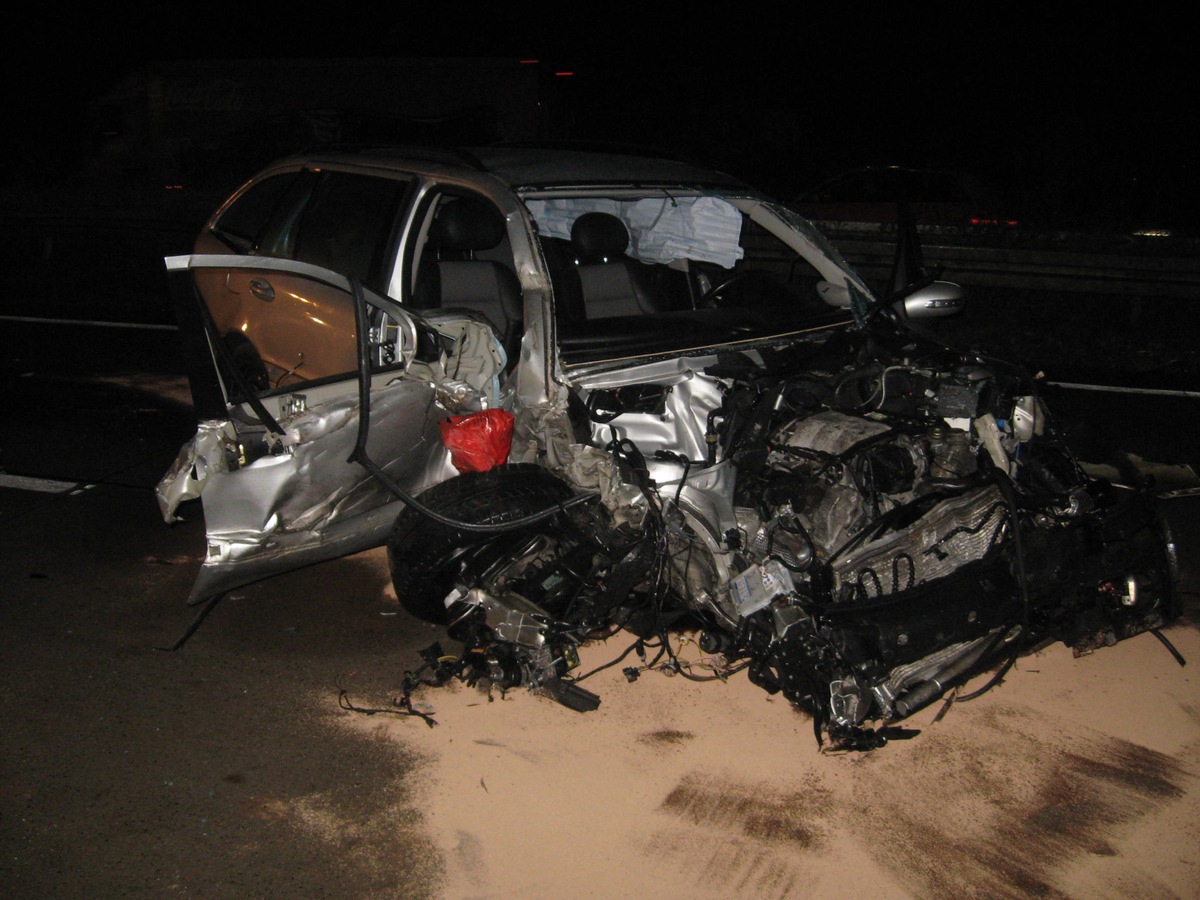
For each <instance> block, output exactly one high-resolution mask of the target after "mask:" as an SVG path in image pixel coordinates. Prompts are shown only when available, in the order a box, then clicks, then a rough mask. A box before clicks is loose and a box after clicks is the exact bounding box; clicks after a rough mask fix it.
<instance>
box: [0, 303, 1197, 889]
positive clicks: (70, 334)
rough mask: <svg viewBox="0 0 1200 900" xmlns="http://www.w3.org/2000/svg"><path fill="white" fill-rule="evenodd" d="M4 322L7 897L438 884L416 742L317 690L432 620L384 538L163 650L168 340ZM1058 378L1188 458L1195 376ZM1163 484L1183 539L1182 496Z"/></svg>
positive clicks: (175, 420)
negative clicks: (1134, 382) (406, 594)
mask: <svg viewBox="0 0 1200 900" xmlns="http://www.w3.org/2000/svg"><path fill="white" fill-rule="evenodd" d="M4 339H5V341H6V346H7V347H9V348H11V349H10V351H9V353H8V354H7V359H6V365H5V368H4V370H3V388H4V394H5V398H6V402H5V407H4V410H5V411H4V423H3V430H2V432H0V478H2V479H3V484H4V485H5V486H3V487H0V553H2V554H3V561H4V564H3V566H2V567H0V665H2V666H3V670H4V679H3V691H2V692H0V705H2V714H3V723H4V725H3V728H2V731H3V737H2V739H0V895H2V896H6V897H47V896H100V897H106V896H161V895H164V894H179V895H181V896H197V897H221V896H237V897H245V896H267V895H269V896H276V895H288V896H322V897H363V896H380V895H387V896H403V897H421V896H434V895H437V894H438V892H439V884H440V883H441V873H442V871H443V869H444V867H445V865H446V862H445V860H444V859H443V858H442V857H441V856H440V855H439V850H438V849H437V846H436V845H435V843H434V842H433V841H432V840H431V838H430V837H429V831H428V829H427V827H426V826H427V824H428V823H427V822H425V821H424V820H423V818H422V813H421V811H420V809H419V808H418V807H417V805H416V803H415V800H414V795H413V793H412V791H413V790H414V789H415V788H416V787H418V786H419V785H418V784H417V781H416V780H418V779H420V778H421V777H422V772H423V769H422V766H421V765H420V763H419V761H418V760H415V759H413V758H410V757H407V756H406V755H405V752H404V751H403V750H401V749H398V745H397V744H396V743H395V742H391V741H384V740H377V739H373V738H372V737H371V736H369V734H368V733H367V732H363V733H361V734H360V733H358V732H353V731H347V730H346V729H341V728H333V727H330V721H329V713H328V712H327V710H328V709H329V708H330V702H331V700H332V699H333V698H335V697H336V696H337V694H338V691H339V688H341V687H344V688H345V689H347V690H348V691H349V692H350V696H351V698H353V699H356V698H360V697H361V698H379V697H387V696H390V695H392V694H394V693H395V691H396V689H397V687H398V685H399V683H400V680H401V677H402V674H403V671H404V669H406V668H413V667H415V666H416V665H418V664H419V651H420V650H421V649H422V648H424V647H425V646H427V645H428V644H430V643H432V642H433V641H434V640H437V639H439V638H441V632H440V630H439V629H436V628H434V627H432V626H429V625H426V624H423V623H420V622H417V621H415V620H413V619H411V618H409V617H408V616H406V615H405V614H404V613H403V612H402V611H400V610H399V609H398V607H397V606H396V604H395V602H394V598H393V597H392V595H391V593H390V587H389V585H388V580H387V572H386V566H385V565H384V564H383V560H382V555H381V554H380V553H378V552H375V553H368V554H362V555H359V556H356V557H351V558H348V559H344V560H339V561H336V562H332V563H327V564H323V565H320V566H317V567H313V568H311V569H308V570H304V571H301V572H296V573H292V574H290V575H287V576H282V577H278V578H274V579H271V580H269V581H266V582H263V583H260V584H257V585H253V586H251V587H249V588H246V589H243V590H239V591H236V592H234V594H233V595H232V596H230V597H228V598H227V599H226V600H225V601H224V602H223V603H222V604H221V605H220V606H219V607H218V608H217V610H216V611H215V612H214V613H213V615H212V616H211V617H210V618H209V620H208V621H207V622H206V623H205V624H204V626H203V627H202V628H201V629H200V631H199V632H198V633H197V634H196V635H195V637H194V638H193V639H192V640H191V641H190V642H189V643H188V644H187V645H186V646H185V647H184V648H183V649H182V650H181V651H178V652H162V651H159V650H156V649H155V648H156V647H159V646H163V645H165V644H168V643H170V642H171V641H172V640H173V639H174V638H175V637H176V636H177V635H178V634H180V633H181V631H182V630H183V629H184V627H185V626H186V625H187V623H188V621H189V619H190V612H189V611H188V610H187V609H186V608H185V606H184V599H185V598H186V596H187V593H188V589H189V587H190V584H191V580H192V578H193V576H194V574H195V572H196V570H197V568H198V566H199V562H200V558H201V554H202V552H203V546H204V540H203V538H204V535H203V521H202V516H201V514H200V511H199V509H198V507H197V505H196V504H189V506H190V507H192V508H187V507H185V514H186V515H187V521H185V522H183V523H181V524H177V525H174V526H167V525H165V524H164V523H163V522H162V521H161V519H160V518H159V517H158V512H157V507H156V504H155V500H154V497H153V492H152V488H153V485H154V483H155V481H156V480H157V479H158V477H159V476H160V475H161V473H162V472H163V471H164V470H165V469H166V467H167V465H168V464H169V463H170V461H171V459H172V458H173V457H174V454H175V452H176V451H177V449H178V447H179V445H180V444H181V443H182V442H183V441H184V440H186V439H187V437H189V436H190V434H191V431H192V430H193V427H194V422H193V421H192V418H191V410H190V407H189V405H188V401H187V394H186V386H185V382H184V380H183V378H182V374H181V373H180V372H179V370H178V357H177V354H175V352H174V350H173V341H174V338H173V336H172V335H171V333H170V332H124V331H115V330H102V329H78V330H70V329H61V328H60V329H56V330H55V332H54V333H53V334H50V335H47V333H46V332H45V330H44V326H43V327H42V329H41V330H39V329H38V328H37V327H35V326H20V327H12V326H8V327H6V330H5V331H4ZM1051 394H1052V395H1053V396H1051V398H1050V399H1051V402H1052V403H1054V404H1055V406H1056V407H1057V408H1058V409H1059V410H1060V412H1061V414H1062V415H1063V416H1064V418H1065V420H1068V421H1071V422H1072V423H1073V424H1072V426H1071V427H1072V428H1073V429H1075V431H1076V432H1077V433H1078V435H1079V436H1080V438H1081V439H1083V440H1084V441H1085V442H1086V444H1087V448H1086V449H1087V451H1088V453H1090V455H1091V456H1092V457H1094V458H1095V461H1102V460H1103V459H1104V458H1108V457H1110V456H1111V455H1112V451H1114V450H1117V449H1125V450H1130V451H1132V452H1133V453H1134V454H1136V455H1137V456H1139V457H1140V458H1142V459H1146V460H1150V461H1156V462H1162V463H1169V464H1174V465H1175V466H1179V465H1182V464H1184V463H1190V462H1192V461H1193V458H1192V457H1193V455H1194V453H1195V451H1194V448H1193V446H1192V445H1191V442H1190V440H1188V438H1187V435H1186V434H1184V432H1183V429H1182V428H1181V427H1180V426H1179V423H1180V422H1181V421H1183V420H1184V418H1185V417H1186V416H1188V415H1190V412H1191V409H1192V404H1193V403H1194V401H1192V400H1189V399H1186V398H1179V397H1152V398H1147V397H1135V396H1118V397H1117V398H1116V399H1114V398H1113V396H1112V395H1101V394H1095V393H1091V392H1079V391H1072V392H1061V393H1058V392H1054V391H1051ZM1165 471H1167V472H1168V475H1169V476H1170V477H1176V478H1179V477H1180V474H1179V473H1180V471H1181V470H1180V469H1179V468H1174V469H1168V470H1165ZM18 475H19V476H22V477H32V478H36V479H42V481H38V482H17V481H16V480H15V479H14V476H18ZM48 479H49V480H54V481H57V482H61V483H62V484H61V485H59V486H57V488H56V487H55V486H54V485H47V484H46V482H45V480H48ZM1193 480H1194V479H1193ZM1186 482H1187V477H1186V473H1185V475H1184V476H1183V477H1182V480H1181V484H1180V485H1179V486H1182V487H1184V488H1186V487H1187V484H1186ZM22 485H23V486H22ZM30 486H36V487H38V488H39V489H37V490H30V489H26V488H28V487H30ZM47 487H50V488H51V489H50V490H47V489H46V488H47ZM1168 503H1169V504H1170V506H1169V514H1170V515H1171V517H1172V518H1173V520H1175V521H1176V522H1177V526H1178V528H1179V530H1180V531H1181V532H1183V536H1184V543H1185V548H1186V547H1187V546H1189V545H1190V546H1196V545H1195V544H1190V543H1189V542H1190V541H1192V540H1194V539H1195V537H1196V535H1197V532H1198V531H1200V529H1197V527H1196V524H1195V519H1196V516H1195V511H1194V510H1193V508H1192V506H1191V503H1192V501H1191V499H1190V498H1183V499H1176V500H1172V501H1168ZM1184 567H1185V575H1186V577H1187V579H1188V580H1189V583H1190V584H1192V585H1193V586H1194V584H1196V583H1197V582H1200V579H1198V578H1197V577H1196V569H1195V564H1194V562H1193V555H1192V554H1190V553H1187V552H1185V558H1184ZM1188 602H1189V604H1191V603H1192V600H1191V599H1189V601H1188ZM1190 615H1191V617H1192V619H1193V620H1195V610H1194V609H1193V610H1192V611H1191V614H1190ZM322 710H326V712H323V711H322ZM807 749H808V748H807V747H806V748H805V750H807ZM297 808H299V809H301V810H302V811H304V813H305V815H306V816H307V818H306V819H304V821H305V822H306V823H307V824H306V826H305V827H302V828H297V827H296V826H295V817H294V812H295V810H296V809H297ZM285 811H287V812H288V816H289V818H288V821H286V822H285Z"/></svg>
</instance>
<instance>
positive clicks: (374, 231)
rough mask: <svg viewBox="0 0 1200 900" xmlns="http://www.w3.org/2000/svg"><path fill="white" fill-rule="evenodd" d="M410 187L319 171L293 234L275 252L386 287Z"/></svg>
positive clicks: (374, 285)
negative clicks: (387, 267)
mask: <svg viewBox="0 0 1200 900" xmlns="http://www.w3.org/2000/svg"><path fill="white" fill-rule="evenodd" d="M408 185H409V182H408V181H405V180H396V179H392V178H377V177H374V176H370V175H360V174H357V173H352V172H325V173H323V174H322V176H321V179H320V181H319V182H318V184H317V187H316V190H315V191H314V192H313V194H312V196H311V197H310V198H309V200H308V202H307V204H306V205H305V208H304V211H303V213H302V214H301V216H300V218H299V221H298V223H297V224H296V227H295V231H294V236H292V235H290V234H289V235H287V237H289V238H290V241H289V240H286V239H285V240H282V241H280V242H279V243H282V244H284V245H285V246H284V247H276V248H273V252H274V254H275V255H277V256H280V255H282V256H286V257H287V258H289V259H296V260H299V261H301V262H308V263H313V264H314V265H318V266H322V267H324V268H326V269H332V270H333V271H335V272H339V273H341V274H343V275H353V276H355V277H356V278H358V279H359V280H360V281H362V283H363V284H366V285H368V286H370V287H372V288H375V289H376V290H381V289H383V288H385V287H386V280H385V278H384V266H385V264H386V263H387V262H388V261H389V260H390V258H391V251H392V248H393V236H394V234H395V228H396V220H397V215H398V213H399V211H400V208H401V204H402V202H403V199H404V195H405V192H406V190H407V188H408ZM289 231H290V229H289ZM288 243H290V245H291V246H290V247H286V244H288ZM281 249H282V250H286V251H287V252H284V253H280V252H279V250H281Z"/></svg>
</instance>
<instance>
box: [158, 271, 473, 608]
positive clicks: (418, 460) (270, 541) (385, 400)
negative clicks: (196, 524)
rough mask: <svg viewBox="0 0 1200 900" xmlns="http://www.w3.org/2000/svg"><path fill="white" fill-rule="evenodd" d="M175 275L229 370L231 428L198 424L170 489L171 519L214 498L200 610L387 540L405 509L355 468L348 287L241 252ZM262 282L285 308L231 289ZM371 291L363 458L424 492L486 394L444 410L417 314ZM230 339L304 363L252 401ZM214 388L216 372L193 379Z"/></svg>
mask: <svg viewBox="0 0 1200 900" xmlns="http://www.w3.org/2000/svg"><path fill="white" fill-rule="evenodd" d="M168 269H169V270H170V272H171V276H172V282H173V287H174V289H175V291H176V294H177V303H178V304H179V305H180V306H181V307H186V306H187V305H188V304H189V303H191V304H193V305H194V306H195V307H196V308H197V310H198V312H199V315H198V316H197V317H194V321H200V322H202V323H206V324H205V325H204V332H205V333H204V334H203V335H201V336H199V337H201V338H202V339H203V340H204V341H205V342H206V343H207V345H208V347H209V348H210V349H211V350H212V351H213V356H212V357H211V358H210V368H212V367H215V368H216V369H217V371H218V373H219V378H218V379H217V383H218V384H219V385H220V387H221V390H222V392H223V397H222V405H223V407H224V410H225V418H224V419H223V420H222V421H210V422H202V423H201V428H200V429H199V430H198V432H197V437H196V438H195V439H194V440H193V442H191V444H189V445H188V446H186V447H185V448H184V450H183V451H181V455H180V459H179V460H178V461H177V463H176V466H175V467H174V469H173V470H172V472H173V475H172V474H171V473H169V475H168V477H167V478H165V479H164V484H162V485H160V491H159V494H160V502H163V500H164V498H165V499H166V503H165V505H164V515H165V516H167V517H168V519H171V518H173V516H174V511H175V507H177V506H178V503H179V502H182V500H184V499H190V498H192V497H195V496H199V497H200V498H201V500H202V503H203V508H204V515H205V522H206V532H207V550H206V557H205V562H204V564H203V568H202V570H201V573H200V577H199V578H198V580H197V582H196V585H195V586H194V588H193V591H192V602H196V603H199V602H204V601H206V600H208V599H210V598H212V597H215V596H219V595H220V594H221V593H224V592H225V591H227V590H229V589H231V588H233V587H236V586H239V585H241V584H246V583H248V582H250V581H254V580H257V579H259V578H262V577H266V576H268V575H272V574H277V573H279V572H283V571H288V570H290V569H294V568H297V567H299V566H302V565H307V564H309V563H312V562H317V561H320V560H323V559H328V558H333V557H334V556H339V555H344V554H346V553H353V552H356V551H358V550H361V549H366V548H369V547H371V546H375V545H378V544H379V543H381V542H382V541H383V540H384V539H385V537H386V534H387V526H388V523H389V522H390V521H391V519H392V518H394V517H395V515H396V513H397V512H398V510H399V509H400V508H401V504H399V501H397V499H396V498H395V496H394V495H393V494H392V493H391V492H390V491H389V490H388V489H387V488H386V487H384V485H383V484H382V483H381V482H380V481H379V480H377V479H376V478H374V477H373V476H372V475H370V474H369V473H368V472H367V470H366V469H365V468H364V467H363V466H362V465H360V464H359V463H358V462H354V461H351V456H352V454H353V452H354V450H355V447H356V444H357V441H358V439H359V426H360V412H361V407H360V398H359V377H360V375H359V364H358V351H357V342H356V336H357V329H356V327H355V314H354V302H355V301H354V296H353V292H352V286H351V284H350V283H349V282H348V281H347V280H346V279H344V278H342V277H341V276H340V275H337V274H335V273H333V272H330V271H328V270H325V269H320V268H318V267H315V266H311V265H307V264H303V263H295V262H287V261H279V260H267V259H260V258H250V257H239V256H193V257H179V258H174V259H172V260H168ZM193 275H197V276H199V277H196V278H192V276H193ZM256 279H257V280H259V281H269V282H270V283H271V284H272V286H273V287H274V288H275V291H276V294H275V300H274V301H272V302H266V303H265V302H263V301H261V300H259V299H256V298H254V297H249V299H247V297H248V296H249V295H248V294H246V293H242V292H240V291H239V292H233V291H230V290H227V285H229V284H231V283H233V284H249V283H250V282H251V281H253V280H256ZM364 297H368V298H369V299H367V301H366V302H367V304H368V306H367V310H368V316H369V318H368V321H369V323H370V324H371V327H372V334H371V341H370V344H369V346H370V347H371V351H370V352H371V354H372V359H371V362H370V373H369V382H370V401H371V412H370V423H369V425H370V427H369V431H368V437H367V441H366V445H365V446H366V451H367V454H368V456H369V457H370V459H371V460H372V461H374V462H375V463H376V464H377V465H378V466H379V467H380V468H382V469H383V470H384V472H385V473H386V474H387V475H388V476H389V477H390V478H391V479H392V480H393V481H394V482H395V483H396V484H397V485H399V486H401V487H402V488H403V489H404V490H406V491H410V492H416V491H419V490H421V489H423V488H424V487H427V486H428V485H430V484H433V483H435V482H437V481H440V480H443V479H444V478H446V477H448V476H449V475H450V474H452V473H453V471H454V470H453V468H452V466H451V465H450V463H449V459H448V454H447V453H446V451H445V449H444V447H443V446H442V442H441V435H440V428H439V426H440V423H441V422H442V421H443V420H444V419H445V418H447V417H448V416H449V415H451V414H452V413H459V412H462V411H465V410H464V408H463V404H464V403H465V404H466V407H468V408H469V407H471V406H472V405H473V404H474V405H475V406H476V407H477V405H478V401H479V399H480V397H481V396H482V395H472V394H471V392H469V391H468V392H467V394H463V392H462V391H461V390H459V391H458V394H457V395H456V396H457V398H458V404H457V406H456V405H454V404H447V403H446V402H444V401H445V395H446V391H445V390H444V389H443V387H442V385H441V384H439V380H438V378H437V377H436V375H437V372H438V371H440V370H438V369H437V366H436V364H431V363H428V362H418V363H417V364H416V366H415V370H414V367H413V356H412V354H413V353H414V352H415V344H416V332H415V330H414V329H415V325H414V321H413V319H412V317H411V316H410V314H409V313H407V312H406V311H404V310H403V309H401V308H400V307H399V306H398V305H397V304H395V303H393V302H391V301H388V300H386V299H384V298H380V297H378V296H377V295H373V294H370V293H369V292H364ZM182 321H184V318H183V317H181V322H182ZM194 321H193V327H192V329H191V331H193V332H194V330H195V324H194ZM276 326H278V327H276ZM476 327H479V328H482V327H483V326H476ZM231 334H232V335H237V336H239V337H241V338H243V339H245V340H247V341H249V342H252V343H254V344H255V345H256V347H257V348H258V350H259V352H260V353H261V355H262V357H263V359H264V360H270V365H271V366H272V367H274V368H278V367H280V365H281V360H286V359H287V358H289V357H292V356H294V355H296V354H298V353H299V354H302V355H303V358H304V365H303V366H301V367H299V368H297V369H296V370H295V371H294V372H293V373H292V376H293V377H292V380H291V381H289V382H285V383H282V384H281V383H280V382H279V381H278V380H273V381H271V383H269V384H268V385H266V386H265V387H262V388H261V389H252V393H253V395H254V396H253V397H247V396H243V392H244V389H245V386H244V385H242V384H239V383H238V379H237V377H236V376H235V375H234V373H233V372H232V371H231V362H230V354H229V353H228V352H226V351H227V350H228V347H225V348H224V349H223V348H222V347H221V346H219V344H220V343H222V342H226V340H227V338H228V336H229V335H231ZM489 334H490V332H489ZM185 337H188V335H185ZM190 337H191V338H192V339H193V340H195V339H196V338H197V335H195V334H194V333H193V334H190ZM492 340H494V337H493V338H492ZM310 361H311V362H313V363H314V365H313V366H312V367H311V368H310V367H309V366H308V363H309V362H310ZM410 370H413V371H410ZM431 373H432V374H433V375H434V377H430V375H431ZM211 382H212V377H211V375H209V376H207V377H206V376H204V375H200V376H197V377H194V378H193V384H204V383H211ZM481 383H482V382H481ZM456 384H457V382H456ZM197 407H198V408H207V409H213V408H214V404H212V403H211V402H209V403H207V404H202V403H200V402H198V403H197ZM172 478H173V480H172Z"/></svg>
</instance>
